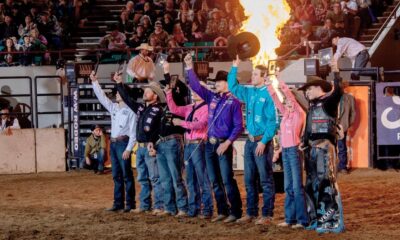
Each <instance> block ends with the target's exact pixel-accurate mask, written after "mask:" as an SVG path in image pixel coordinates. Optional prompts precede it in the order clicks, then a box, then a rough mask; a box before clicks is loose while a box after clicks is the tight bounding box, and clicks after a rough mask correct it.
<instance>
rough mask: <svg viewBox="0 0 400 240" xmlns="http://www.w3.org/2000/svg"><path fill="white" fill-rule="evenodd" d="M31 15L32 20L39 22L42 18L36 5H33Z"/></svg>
mask: <svg viewBox="0 0 400 240" xmlns="http://www.w3.org/2000/svg"><path fill="white" fill-rule="evenodd" d="M30 15H31V16H32V20H33V21H34V22H35V23H37V22H38V21H39V19H40V16H39V7H38V6H36V5H32V7H31V9H30Z"/></svg>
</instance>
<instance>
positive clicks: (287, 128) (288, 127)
mask: <svg viewBox="0 0 400 240" xmlns="http://www.w3.org/2000/svg"><path fill="white" fill-rule="evenodd" d="M280 85H281V91H282V93H283V95H285V97H286V98H287V101H290V102H292V106H293V107H292V108H293V109H292V111H289V110H288V109H287V108H286V107H285V106H284V105H283V104H282V102H281V101H280V100H279V97H278V95H277V93H276V91H275V89H273V87H272V85H269V86H268V92H269V93H270V94H271V97H272V99H273V101H274V103H275V106H276V108H278V110H279V112H280V113H281V114H282V120H281V125H280V140H281V145H282V147H284V148H288V147H294V146H297V145H299V144H300V137H301V132H302V129H303V124H304V121H305V116H306V114H305V112H304V111H303V109H302V108H301V106H300V104H299V103H298V102H297V101H296V98H295V96H294V95H293V93H292V91H291V90H290V89H289V88H288V86H287V85H286V84H285V83H284V82H283V81H281V82H280Z"/></svg>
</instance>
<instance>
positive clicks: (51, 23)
mask: <svg viewBox="0 0 400 240" xmlns="http://www.w3.org/2000/svg"><path fill="white" fill-rule="evenodd" d="M37 28H38V30H39V32H40V33H41V34H43V36H45V38H46V39H47V41H48V42H49V46H50V47H52V48H55V49H60V48H62V42H61V34H62V29H61V27H60V25H59V23H58V21H57V19H56V18H55V17H52V18H51V19H50V14H49V13H48V12H42V13H41V14H40V20H39V21H38V23H37Z"/></svg>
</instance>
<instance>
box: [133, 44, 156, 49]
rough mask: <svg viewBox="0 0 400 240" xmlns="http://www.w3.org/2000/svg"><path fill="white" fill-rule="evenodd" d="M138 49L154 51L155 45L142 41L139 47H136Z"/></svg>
mask: <svg viewBox="0 0 400 240" xmlns="http://www.w3.org/2000/svg"><path fill="white" fill-rule="evenodd" d="M135 49H136V50H147V51H153V47H152V46H150V45H149V44H148V43H141V44H140V46H139V47H137V48H135Z"/></svg>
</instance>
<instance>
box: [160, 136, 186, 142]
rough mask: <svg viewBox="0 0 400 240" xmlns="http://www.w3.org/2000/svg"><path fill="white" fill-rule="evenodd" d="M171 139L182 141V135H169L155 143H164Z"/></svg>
mask: <svg viewBox="0 0 400 240" xmlns="http://www.w3.org/2000/svg"><path fill="white" fill-rule="evenodd" d="M171 139H182V135H180V134H171V135H168V136H166V137H160V139H159V140H158V141H157V143H160V142H166V141H168V140H171Z"/></svg>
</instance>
